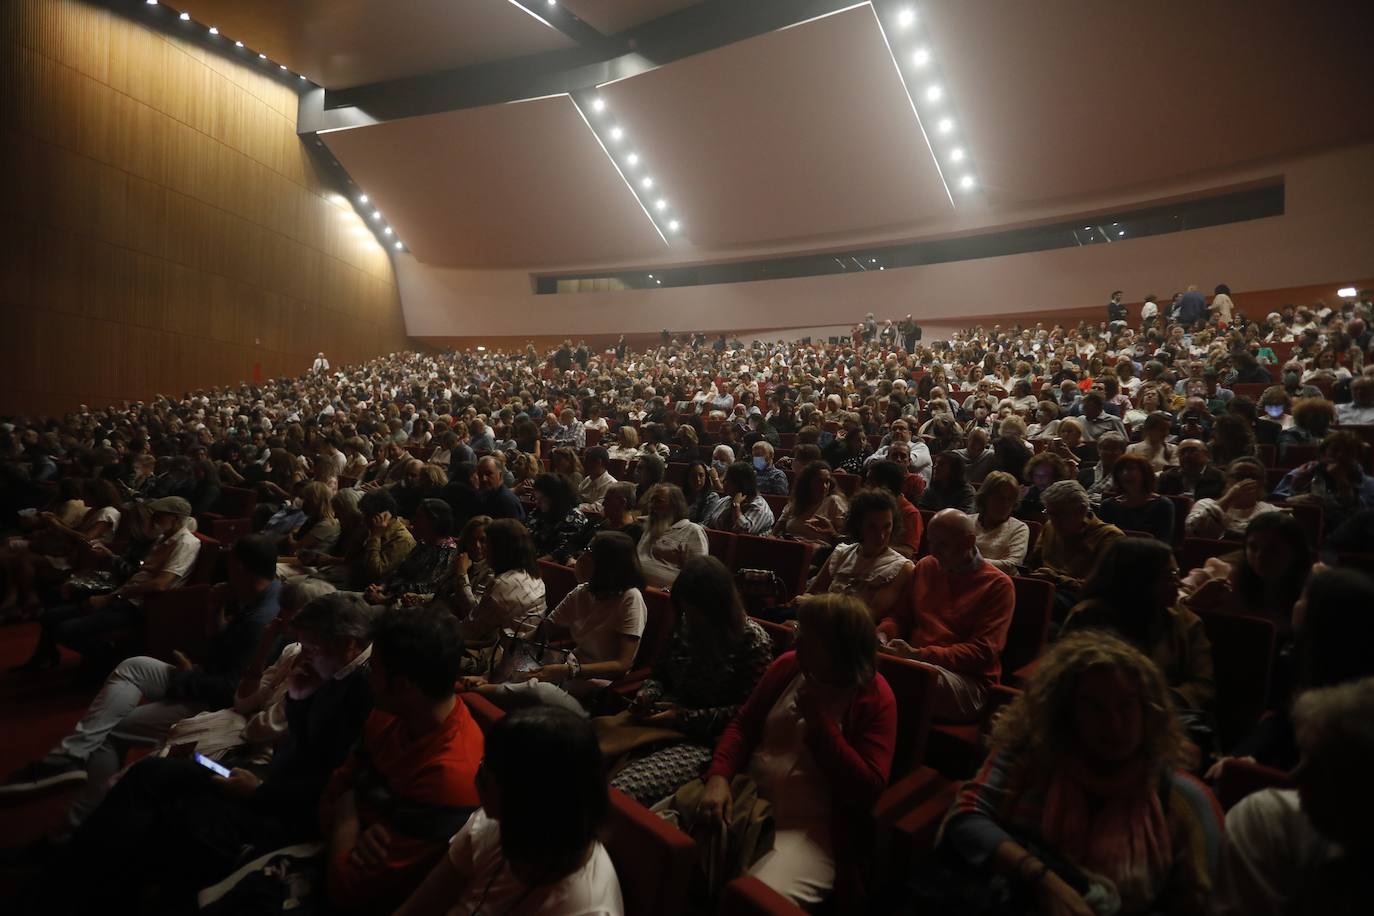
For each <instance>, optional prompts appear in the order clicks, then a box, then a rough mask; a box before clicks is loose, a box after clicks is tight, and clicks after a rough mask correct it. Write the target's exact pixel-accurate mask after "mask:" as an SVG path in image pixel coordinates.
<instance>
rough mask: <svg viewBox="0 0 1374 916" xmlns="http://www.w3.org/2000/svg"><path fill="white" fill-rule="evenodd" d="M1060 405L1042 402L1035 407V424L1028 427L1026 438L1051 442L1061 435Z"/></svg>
mask: <svg viewBox="0 0 1374 916" xmlns="http://www.w3.org/2000/svg"><path fill="white" fill-rule="evenodd" d="M1059 413H1060V411H1059V405H1058V404H1056V403H1054V402H1053V401H1040V402H1039V403H1037V404H1036V405H1035V422H1034V423H1032V424H1031V425H1030V426H1027V427H1026V438H1027V439H1030V440H1031V441H1035V440H1037V439H1044V440H1050V439H1053V438H1054V437H1055V436H1056V435H1058V434H1059Z"/></svg>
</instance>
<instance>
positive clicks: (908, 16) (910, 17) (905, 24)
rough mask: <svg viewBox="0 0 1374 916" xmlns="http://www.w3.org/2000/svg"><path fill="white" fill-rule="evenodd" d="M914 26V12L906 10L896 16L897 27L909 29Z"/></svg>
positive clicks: (909, 9)
mask: <svg viewBox="0 0 1374 916" xmlns="http://www.w3.org/2000/svg"><path fill="white" fill-rule="evenodd" d="M915 24H916V11H915V10H913V9H911V8H909V7H908V8H907V9H904V10H902V11H901V12H900V13H898V14H897V25H899V26H901V27H902V28H904V29H909V28H911V27H912V26H913V25H915Z"/></svg>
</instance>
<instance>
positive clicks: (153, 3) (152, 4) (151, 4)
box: [146, 0, 157, 6]
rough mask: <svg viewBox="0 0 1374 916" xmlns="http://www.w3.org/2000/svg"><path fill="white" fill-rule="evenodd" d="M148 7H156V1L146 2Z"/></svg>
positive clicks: (148, 0) (149, 0)
mask: <svg viewBox="0 0 1374 916" xmlns="http://www.w3.org/2000/svg"><path fill="white" fill-rule="evenodd" d="M146 2H147V4H148V5H149V6H157V0H146Z"/></svg>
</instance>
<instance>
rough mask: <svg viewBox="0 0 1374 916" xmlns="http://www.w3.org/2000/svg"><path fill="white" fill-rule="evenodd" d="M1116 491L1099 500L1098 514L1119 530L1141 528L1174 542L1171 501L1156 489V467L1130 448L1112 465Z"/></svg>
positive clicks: (1157, 536) (1137, 529) (1166, 540)
mask: <svg viewBox="0 0 1374 916" xmlns="http://www.w3.org/2000/svg"><path fill="white" fill-rule="evenodd" d="M1112 481H1113V482H1114V483H1115V484H1116V492H1117V495H1116V496H1113V497H1112V498H1110V499H1104V500H1102V503H1101V504H1100V505H1099V506H1098V507H1097V514H1098V517H1099V518H1101V519H1102V521H1104V522H1107V523H1108V524H1111V525H1115V526H1116V527H1118V528H1120V529H1121V530H1122V531H1142V532H1144V533H1146V534H1148V535H1150V536H1151V537H1154V538H1157V539H1159V540H1160V541H1162V542H1163V543H1165V544H1172V543H1173V542H1174V503H1173V500H1171V499H1168V498H1167V497H1164V496H1160V495H1159V494H1158V493H1156V492H1155V469H1154V467H1153V466H1152V465H1151V464H1150V462H1149V460H1148V459H1146V458H1145V457H1144V456H1143V455H1132V454H1130V452H1129V450H1128V451H1127V453H1126V454H1125V455H1122V456H1121V457H1120V458H1118V459H1117V461H1116V464H1114V465H1112Z"/></svg>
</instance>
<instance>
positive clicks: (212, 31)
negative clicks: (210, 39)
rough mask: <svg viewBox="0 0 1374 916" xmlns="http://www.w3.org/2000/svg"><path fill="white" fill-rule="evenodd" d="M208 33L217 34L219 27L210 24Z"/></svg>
mask: <svg viewBox="0 0 1374 916" xmlns="http://www.w3.org/2000/svg"><path fill="white" fill-rule="evenodd" d="M210 34H211V35H218V34H219V29H217V28H215V27H214V26H210Z"/></svg>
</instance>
